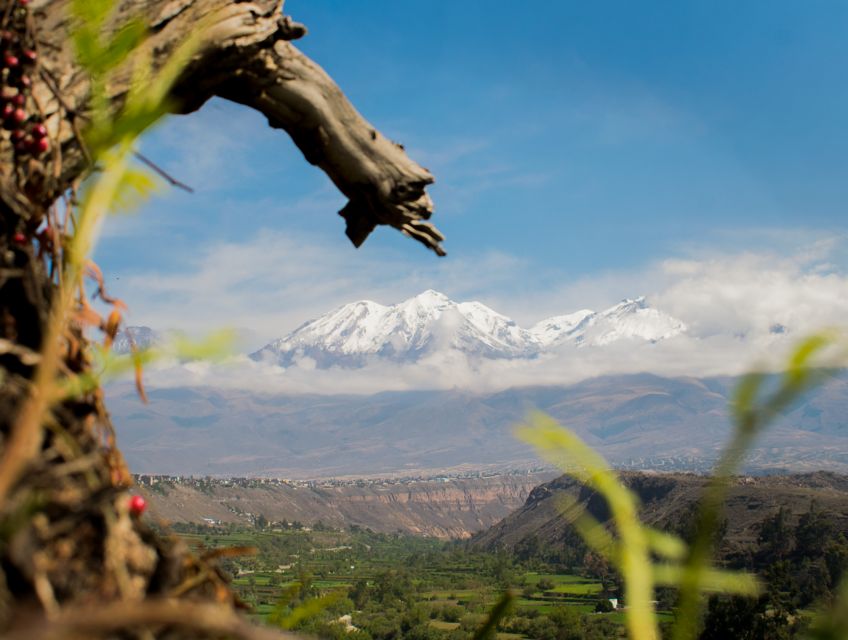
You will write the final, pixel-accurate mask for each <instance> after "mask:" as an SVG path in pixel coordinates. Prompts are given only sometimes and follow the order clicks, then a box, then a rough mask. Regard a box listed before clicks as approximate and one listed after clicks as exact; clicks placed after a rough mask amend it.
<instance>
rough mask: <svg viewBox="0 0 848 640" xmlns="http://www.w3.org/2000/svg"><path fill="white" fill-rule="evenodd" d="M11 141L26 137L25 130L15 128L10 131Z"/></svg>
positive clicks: (18, 140)
mask: <svg viewBox="0 0 848 640" xmlns="http://www.w3.org/2000/svg"><path fill="white" fill-rule="evenodd" d="M11 137H12V142H20V141H21V140H23V139H24V138H25V137H26V131H24V130H23V129H15V130H14V131H12V136H11Z"/></svg>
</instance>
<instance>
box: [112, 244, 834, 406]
mask: <svg viewBox="0 0 848 640" xmlns="http://www.w3.org/2000/svg"><path fill="white" fill-rule="evenodd" d="M338 243H339V246H332V247H327V246H325V245H323V244H321V243H319V242H318V241H316V240H315V239H314V238H312V237H309V236H303V235H301V236H296V235H293V234H290V233H288V234H282V233H279V232H272V231H264V232H259V233H258V234H257V235H256V236H255V237H254V238H253V239H251V240H250V241H249V242H244V243H238V242H225V243H220V244H217V245H214V246H211V247H209V248H208V249H206V250H204V251H201V252H198V253H196V254H194V255H192V256H190V257H187V258H186V260H187V262H186V264H185V265H184V269H183V270H182V271H181V272H180V273H178V274H172V273H157V272H156V271H149V272H145V273H138V274H136V275H134V276H132V277H130V278H126V279H125V280H122V281H121V282H122V284H121V286H122V288H125V290H126V292H129V295H126V294H124V297H125V298H127V300H128V302H130V304H131V308H132V309H133V310H134V311H135V312H136V314H135V316H133V317H131V322H134V323H137V324H148V325H150V326H153V327H155V328H158V329H163V328H178V329H182V330H184V331H187V332H189V333H190V334H194V335H198V334H201V333H203V332H206V331H210V330H213V329H217V328H221V327H223V326H235V327H239V328H246V329H248V330H249V331H250V332H252V334H253V335H252V337H253V339H252V340H249V344H247V345H245V348H250V349H252V348H258V347H259V346H261V345H262V344H264V343H265V342H267V341H269V340H271V339H273V338H276V337H280V336H282V335H284V334H285V333H287V332H288V331H291V330H292V329H294V328H295V327H296V326H298V325H300V324H302V323H303V322H304V321H306V320H308V319H311V318H313V317H316V316H318V315H321V314H323V313H325V312H327V311H328V310H330V309H332V308H334V307H336V306H338V305H341V304H344V303H347V302H350V301H352V300H356V299H362V298H368V299H373V300H376V301H378V302H381V303H383V304H390V303H394V302H397V301H399V300H402V299H404V298H407V297H409V296H412V295H415V294H417V293H419V292H420V291H422V290H424V289H426V288H435V289H439V290H443V291H445V292H446V293H447V294H448V295H450V296H451V297H453V298H455V299H459V300H463V299H469V298H479V299H481V300H482V301H483V302H484V303H486V304H489V305H490V306H492V307H493V308H494V309H496V310H497V311H500V312H502V313H505V314H507V315H511V316H513V317H517V320H518V321H519V323H520V324H523V325H524V326H529V325H530V324H532V323H534V322H536V321H538V320H540V319H542V318H543V317H546V316H549V315H554V314H561V313H566V312H570V311H573V310H575V309H577V308H585V307H589V308H595V309H600V308H604V307H605V306H608V305H610V304H612V303H614V302H616V301H617V300H618V299H620V298H622V297H625V296H636V295H647V296H648V299H649V302H650V303H651V304H652V305H653V306H655V307H656V308H658V309H661V310H663V311H665V312H666V313H669V314H671V315H672V316H675V317H677V318H679V319H680V320H682V321H683V322H685V323H686V324H687V326H688V327H689V330H688V332H687V334H685V335H681V336H678V337H676V338H673V339H669V340H666V341H662V342H659V343H656V344H648V343H633V342H624V341H623V342H620V343H616V344H614V345H612V346H607V347H604V348H573V347H571V348H566V349H564V350H563V351H562V352H561V353H559V354H557V355H556V356H547V357H544V358H540V359H538V360H533V361H506V360H502V361H483V362H479V361H471V360H469V359H467V358H465V357H464V356H462V354H459V353H457V352H452V351H441V352H438V353H435V354H433V355H431V356H429V357H427V358H425V359H424V360H422V361H420V362H418V363H417V364H415V365H399V364H392V363H386V362H379V361H374V362H373V363H372V364H371V365H370V366H368V367H367V368H366V369H365V370H358V371H355V372H351V371H350V370H342V369H330V370H321V369H316V368H315V367H314V366H309V364H310V363H308V362H302V363H299V364H298V365H295V366H292V367H289V368H287V369H282V368H280V367H274V366H270V365H268V364H265V363H263V364H260V363H254V362H252V361H249V360H248V359H246V358H243V357H240V358H236V359H234V360H232V361H230V362H229V364H228V365H226V366H222V365H211V364H197V363H194V364H191V365H168V366H160V367H158V368H156V369H155V370H153V371H151V375H150V381H151V384H153V385H154V386H155V385H166V386H167V385H175V384H180V385H183V384H200V385H204V384H206V385H213V386H216V385H221V386H233V385H235V386H245V387H248V388H251V389H258V390H266V391H269V392H270V391H277V392H290V393H296V392H317V393H339V392H345V393H370V392H375V391H379V390H389V389H394V390H401V389H415V388H453V387H462V388H469V389H475V390H480V391H483V390H492V389H500V388H505V387H510V386H517V385H532V384H565V383H571V382H576V381H577V380H580V379H584V378H587V377H592V376H596V375H602V374H614V373H636V372H642V371H648V372H653V373H656V374H660V375H697V376H703V375H723V374H738V373H740V372H742V371H744V370H746V369H748V368H750V367H751V366H752V365H754V364H758V363H766V362H771V363H776V362H779V361H780V359H781V358H783V357H785V353H786V350H787V349H788V348H789V347H790V346H791V344H793V342H794V341H795V340H796V339H797V338H799V337H800V336H802V335H804V334H805V333H807V332H810V331H813V330H817V329H820V328H822V327H825V326H839V325H842V324H844V321H845V320H844V319H845V318H848V276H846V274H845V273H844V272H843V271H840V270H838V269H836V268H835V267H834V266H833V265H832V264H830V262H829V261H830V258H831V257H832V256H833V254H834V252H835V251H837V250H838V249H839V247H840V246H841V245H839V244H838V243H837V244H834V243H833V242H831V241H828V240H821V239H819V240H816V241H815V242H813V243H808V244H807V245H805V246H803V247H801V248H800V249H798V250H796V251H795V252H794V253H793V254H786V253H783V254H778V253H767V252H760V253H752V252H748V253H738V254H717V253H713V254H712V255H707V254H705V253H704V252H701V253H699V255H698V256H697V257H691V258H675V259H667V260H663V261H659V262H656V263H653V264H649V265H646V266H645V267H644V268H642V269H639V270H631V271H628V272H626V273H615V272H609V273H606V274H601V275H597V276H593V277H586V278H583V279H581V280H577V281H573V282H564V283H563V284H561V285H560V286H558V287H557V286H551V284H550V283H551V282H552V281H555V279H556V277H555V276H556V274H554V273H546V274H544V277H543V278H539V277H538V274H537V273H536V272H534V269H533V266H532V265H530V264H528V263H526V262H524V261H521V260H517V259H515V258H512V257H510V256H508V255H503V254H498V253H489V254H485V255H480V256H469V257H466V258H463V259H456V258H454V259H449V260H445V261H436V260H435V259H434V260H433V261H432V262H430V263H427V264H429V265H430V266H429V267H427V268H424V267H418V266H415V264H414V261H412V262H413V264H410V261H409V260H406V259H404V256H401V255H399V254H396V253H393V252H391V251H385V250H382V251H381V250H370V251H364V252H356V251H354V250H352V249H351V248H350V247H349V246H347V245H346V244H345V241H344V240H343V239H339V240H338ZM120 293H122V294H123V292H120ZM313 364H314V363H313Z"/></svg>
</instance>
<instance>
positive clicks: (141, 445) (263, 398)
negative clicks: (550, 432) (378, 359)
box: [107, 374, 848, 478]
mask: <svg viewBox="0 0 848 640" xmlns="http://www.w3.org/2000/svg"><path fill="white" fill-rule="evenodd" d="M736 382H737V381H736V380H735V379H733V378H710V379H697V378H661V377H658V376H654V375H649V374H641V375H629V376H606V377H602V378H595V379H592V380H586V381H584V382H581V383H578V384H574V385H570V386H559V387H525V388H516V389H509V390H506V391H502V392H498V393H472V392H468V391H460V390H453V391H404V392H384V393H378V394H375V395H371V396H356V395H334V396H327V395H309V394H296V395H285V394H280V393H277V394H269V393H259V392H251V391H247V390H244V389H222V388H214V387H194V388H188V387H183V388H158V389H157V388H150V389H148V395H149V397H150V403H149V404H147V405H143V404H142V403H141V402H140V401H139V400H138V397H137V396H136V394H135V391H134V389H133V387H132V385H131V384H127V383H122V384H116V385H112V386H111V387H110V388H108V389H107V394H108V406H109V409H110V412H111V414H112V417H113V420H114V423H115V425H116V429H117V432H118V442H119V444H120V446H121V450H122V451H123V453H124V455H125V456H126V457H127V459H128V462H129V465H130V469H131V470H132V471H134V472H136V473H170V474H200V475H204V474H210V475H245V476H253V475H260V476H262V475H264V476H283V477H291V478H318V477H341V476H349V477H353V476H384V477H385V476H389V475H418V474H425V475H435V474H438V473H441V472H444V471H461V470H470V469H515V468H530V467H533V466H536V465H538V464H539V463H538V458H537V457H536V454H535V452H534V451H533V450H532V449H531V448H530V447H528V446H527V445H525V444H523V443H521V442H519V441H518V440H516V439H515V437H514V436H513V433H512V432H513V426H514V425H515V424H517V423H518V422H520V421H521V420H523V419H524V417H525V416H526V415H527V411H528V410H530V409H539V410H542V411H544V412H546V413H548V414H550V415H552V416H553V417H554V418H556V419H557V420H560V421H561V422H562V424H564V425H567V426H568V427H570V428H572V429H574V430H575V431H576V432H577V433H578V434H579V435H580V436H581V437H582V438H583V439H584V440H586V441H587V442H588V443H589V444H590V445H591V446H593V447H595V448H597V449H598V450H599V451H600V452H601V453H602V454H604V455H605V456H607V458H608V459H610V460H611V461H613V462H614V463H616V464H618V465H623V466H626V467H630V468H643V469H667V470H675V469H676V470H693V469H694V470H704V471H705V470H707V469H709V466H710V464H711V463H712V461H713V460H714V459H715V458H716V456H717V454H718V451H719V450H720V447H721V446H722V445H723V443H725V442H726V441H727V439H728V436H729V433H730V419H729V415H728V408H727V407H728V403H729V399H730V397H731V394H732V392H733V389H734V388H735V385H736ZM846 408H848V381H846V380H845V379H842V378H836V379H833V380H831V381H830V382H829V383H828V384H826V385H824V386H822V387H820V388H817V389H816V390H815V391H813V392H811V393H810V394H808V395H807V396H806V397H805V398H804V399H803V401H802V402H799V403H798V404H797V405H795V406H792V407H789V408H788V409H787V410H786V411H785V412H784V413H783V415H781V416H780V418H779V419H778V420H777V421H776V423H775V424H773V425H771V426H770V428H769V429H768V431H767V432H766V434H764V437H762V438H761V439H759V440H758V441H757V443H756V447H755V449H754V451H752V453H751V456H750V457H749V462H748V466H749V468H750V469H754V470H760V471H772V472H773V471H782V470H787V469H789V470H795V471H812V470H818V469H831V470H834V471H842V472H845V471H848V430H846V429H845V415H846Z"/></svg>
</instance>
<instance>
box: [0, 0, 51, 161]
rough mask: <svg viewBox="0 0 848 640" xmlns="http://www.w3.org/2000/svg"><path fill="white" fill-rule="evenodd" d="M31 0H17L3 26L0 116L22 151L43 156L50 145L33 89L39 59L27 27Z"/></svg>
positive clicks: (16, 150) (0, 62) (15, 143)
mask: <svg viewBox="0 0 848 640" xmlns="http://www.w3.org/2000/svg"><path fill="white" fill-rule="evenodd" d="M28 4H29V0H17V5H18V6H17V7H15V9H14V10H13V11H11V13H10V14H9V15H8V21H7V23H6V24H4V25H3V29H2V30H0V119H2V122H3V128H5V129H7V130H8V131H10V134H9V137H10V139H11V141H12V144H13V145H14V147H15V152H16V153H18V154H19V155H32V156H40V155H41V154H43V153H44V152H46V151H47V150H48V149H49V148H50V142H49V141H48V139H47V128H46V127H45V126H44V123H43V122H42V121H41V119H40V117H39V116H38V115H36V114H35V113H33V112H34V109H33V106H34V103H33V100H32V96H31V94H30V90H31V88H32V72H33V70H34V68H35V65H36V63H37V62H38V54H37V53H36V51H35V41H34V39H33V38H32V36H31V34H30V33H29V32H28V29H27V13H28V11H27V7H26V5H28Z"/></svg>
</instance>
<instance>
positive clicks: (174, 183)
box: [133, 151, 194, 193]
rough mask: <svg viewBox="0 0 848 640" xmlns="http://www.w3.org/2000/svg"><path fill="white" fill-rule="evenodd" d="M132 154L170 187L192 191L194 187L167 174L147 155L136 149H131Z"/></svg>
mask: <svg viewBox="0 0 848 640" xmlns="http://www.w3.org/2000/svg"><path fill="white" fill-rule="evenodd" d="M133 155H134V156H135V157H136V158H137V159H138V160H140V161H141V162H143V163H144V164H146V165H147V166H148V167H149V168H150V169H153V171H155V172H156V173H158V174H159V175H160V176H161V177H162V178H164V179H165V180H167V181H168V184H170V185H171V186H172V187H177V188H178V189H182V190H183V191H187V192H188V193H194V189H192V188H191V187H190V186H188V185H187V184H185V183H184V182H180V181H179V180H177V179H176V178H175V177H174V176H172V175H171V174H169V173H168V172H167V171H165V170H164V169H163V168H162V167H160V166H159V165H158V164H156V163H155V162H153V160H151V159H150V158H148V157H147V156H145V155H143V154H141V153H139V152H138V151H133Z"/></svg>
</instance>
